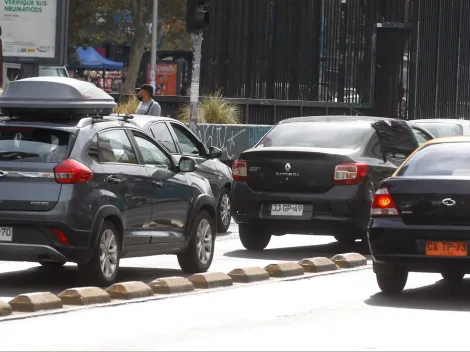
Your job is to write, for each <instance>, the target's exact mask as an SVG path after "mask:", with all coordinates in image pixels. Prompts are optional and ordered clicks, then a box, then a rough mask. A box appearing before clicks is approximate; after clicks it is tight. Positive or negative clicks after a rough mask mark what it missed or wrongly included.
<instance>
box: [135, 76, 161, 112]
mask: <svg viewBox="0 0 470 352" xmlns="http://www.w3.org/2000/svg"><path fill="white" fill-rule="evenodd" d="M137 99H139V101H140V103H139V106H138V107H137V110H136V112H135V113H136V114H137V115H149V116H160V115H161V113H162V108H161V107H160V104H158V103H157V102H156V101H155V100H153V87H152V86H151V85H149V84H144V85H143V86H142V87H140V88H138V89H137Z"/></svg>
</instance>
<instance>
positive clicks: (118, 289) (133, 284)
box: [106, 281, 153, 300]
mask: <svg viewBox="0 0 470 352" xmlns="http://www.w3.org/2000/svg"><path fill="white" fill-rule="evenodd" d="M106 292H107V293H109V295H110V296H111V298H112V299H122V300H129V299H135V298H144V297H149V296H153V290H152V288H151V287H150V286H149V285H147V284H145V283H143V282H141V281H129V282H120V283H117V284H114V285H113V286H111V287H109V288H108V289H107V290H106Z"/></svg>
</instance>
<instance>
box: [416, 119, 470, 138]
mask: <svg viewBox="0 0 470 352" xmlns="http://www.w3.org/2000/svg"><path fill="white" fill-rule="evenodd" d="M409 123H410V125H414V126H418V127H421V128H424V129H425V130H427V131H429V132H430V133H431V134H432V135H433V136H434V137H435V138H440V137H452V136H466V135H470V120H459V119H419V120H412V121H409Z"/></svg>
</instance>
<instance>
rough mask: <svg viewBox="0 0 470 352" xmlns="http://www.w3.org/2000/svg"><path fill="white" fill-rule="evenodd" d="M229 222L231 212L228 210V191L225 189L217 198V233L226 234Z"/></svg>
mask: <svg viewBox="0 0 470 352" xmlns="http://www.w3.org/2000/svg"><path fill="white" fill-rule="evenodd" d="M231 220H232V212H231V210H230V196H229V190H228V189H227V188H223V189H222V192H221V194H220V197H219V204H218V206H217V232H218V233H225V232H227V230H228V228H229V227H230V221H231Z"/></svg>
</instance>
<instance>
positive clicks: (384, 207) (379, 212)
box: [370, 187, 399, 216]
mask: <svg viewBox="0 0 470 352" xmlns="http://www.w3.org/2000/svg"><path fill="white" fill-rule="evenodd" d="M370 214H371V216H398V215H399V214H398V210H397V207H396V206H395V203H394V202H393V199H392V196H391V195H390V192H389V191H388V188H385V187H384V188H379V189H378V190H377V192H375V194H374V199H373V200H372V206H371V211H370Z"/></svg>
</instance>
